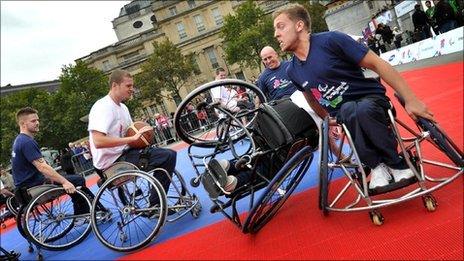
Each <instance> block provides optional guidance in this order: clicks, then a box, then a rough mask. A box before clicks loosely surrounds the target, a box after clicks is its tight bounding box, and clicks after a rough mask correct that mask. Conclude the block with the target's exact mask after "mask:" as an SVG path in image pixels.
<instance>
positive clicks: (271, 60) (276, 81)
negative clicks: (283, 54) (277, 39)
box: [256, 46, 296, 101]
mask: <svg viewBox="0 0 464 261" xmlns="http://www.w3.org/2000/svg"><path fill="white" fill-rule="evenodd" d="M260 56H261V60H262V61H263V64H264V66H265V67H266V69H265V70H264V72H263V73H261V75H260V76H259V78H258V81H257V82H256V85H258V87H259V88H260V89H261V91H263V93H264V95H266V97H267V98H268V100H270V101H272V100H278V99H282V98H286V97H290V95H292V94H293V93H294V92H295V91H296V87H295V85H294V84H293V83H292V81H291V80H290V79H289V78H288V75H287V68H288V65H290V63H289V62H287V61H280V58H279V55H278V54H277V52H276V51H275V50H274V48H272V47H270V46H266V47H264V48H263V49H262V50H261V53H260Z"/></svg>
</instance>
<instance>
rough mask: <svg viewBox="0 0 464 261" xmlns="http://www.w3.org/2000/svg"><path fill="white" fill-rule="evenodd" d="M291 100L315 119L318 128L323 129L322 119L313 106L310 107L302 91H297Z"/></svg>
mask: <svg viewBox="0 0 464 261" xmlns="http://www.w3.org/2000/svg"><path fill="white" fill-rule="evenodd" d="M290 99H291V100H292V102H293V103H295V104H296V105H297V106H298V107H300V108H302V109H304V110H305V111H306V112H307V113H309V115H311V117H312V118H313V120H314V122H315V123H316V125H317V128H318V129H319V131H320V129H321V124H322V119H321V117H319V115H317V114H316V113H315V112H314V111H313V109H312V108H311V106H309V104H308V102H307V101H306V98H305V97H304V95H303V93H302V92H301V91H295V92H294V93H293V94H292V95H291V96H290Z"/></svg>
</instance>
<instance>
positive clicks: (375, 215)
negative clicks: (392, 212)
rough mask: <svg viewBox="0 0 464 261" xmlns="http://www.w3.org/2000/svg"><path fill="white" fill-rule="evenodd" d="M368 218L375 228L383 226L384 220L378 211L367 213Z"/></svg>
mask: <svg viewBox="0 0 464 261" xmlns="http://www.w3.org/2000/svg"><path fill="white" fill-rule="evenodd" d="M369 216H370V217H371V221H372V223H374V225H376V226H381V225H383V221H384V220H385V219H384V217H383V216H382V214H380V212H379V211H376V210H374V211H371V212H369Z"/></svg>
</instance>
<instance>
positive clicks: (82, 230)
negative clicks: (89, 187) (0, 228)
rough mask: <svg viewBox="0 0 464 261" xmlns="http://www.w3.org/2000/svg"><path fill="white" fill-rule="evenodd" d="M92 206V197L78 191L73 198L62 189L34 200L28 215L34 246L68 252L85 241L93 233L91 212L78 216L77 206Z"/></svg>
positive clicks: (27, 209) (29, 230) (25, 216)
mask: <svg viewBox="0 0 464 261" xmlns="http://www.w3.org/2000/svg"><path fill="white" fill-rule="evenodd" d="M73 201H80V202H83V204H84V203H85V205H86V206H88V210H89V211H90V208H91V202H90V199H89V198H88V196H87V195H86V194H85V193H84V192H82V191H80V190H77V191H76V193H74V194H73V199H72V198H71V196H70V195H69V194H67V193H66V192H65V190H64V189H63V188H62V187H56V188H52V189H50V190H48V191H45V192H43V193H41V194H39V195H38V196H37V197H35V198H33V199H32V200H31V202H29V204H28V205H27V207H26V211H25V212H24V216H23V218H24V221H23V222H24V223H25V230H26V231H27V234H28V235H29V238H30V239H31V240H32V242H34V244H36V245H39V246H41V247H43V248H45V249H49V250H64V249H68V248H70V247H73V246H75V245H77V244H79V243H80V242H82V240H84V239H85V238H86V237H87V235H88V234H89V233H90V229H91V227H90V222H89V215H90V213H89V212H87V213H83V214H80V215H76V214H75V212H74V209H75V205H74V204H75V203H74V202H73Z"/></svg>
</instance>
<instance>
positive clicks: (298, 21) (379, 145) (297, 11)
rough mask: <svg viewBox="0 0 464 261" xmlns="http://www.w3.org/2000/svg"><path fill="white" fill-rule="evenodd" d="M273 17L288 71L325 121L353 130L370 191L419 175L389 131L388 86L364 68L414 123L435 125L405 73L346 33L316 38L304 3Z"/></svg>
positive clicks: (325, 33) (334, 33) (322, 34)
mask: <svg viewBox="0 0 464 261" xmlns="http://www.w3.org/2000/svg"><path fill="white" fill-rule="evenodd" d="M273 17H274V30H275V33H274V36H275V37H276V38H277V40H278V42H279V44H280V48H281V49H282V51H287V52H292V53H293V60H292V62H291V64H290V66H289V68H288V70H287V73H288V75H289V77H290V79H291V80H292V81H293V82H294V83H295V85H296V86H297V88H298V89H300V90H301V91H304V93H305V97H306V100H307V102H308V103H309V104H310V106H311V107H312V108H313V110H314V111H315V112H316V113H317V114H318V115H319V116H320V117H321V118H324V117H326V116H327V115H330V116H331V117H336V119H337V122H339V123H341V122H342V123H344V124H345V125H346V126H347V128H348V129H349V130H350V132H351V135H352V137H353V139H354V143H355V147H356V149H357V151H358V153H359V156H360V158H361V161H362V162H363V163H364V164H365V165H367V166H368V167H370V168H371V170H372V171H371V181H370V184H369V188H371V189H373V188H376V187H382V186H385V185H388V184H389V183H390V182H393V180H392V176H393V179H394V181H395V182H398V181H400V180H403V179H409V178H411V177H413V176H414V174H413V172H412V171H411V169H409V168H408V166H407V165H406V163H405V160H404V159H403V158H402V157H401V156H400V155H398V152H397V143H396V140H395V138H394V136H393V134H392V132H391V131H390V129H389V127H388V120H387V117H386V113H385V111H386V109H387V108H389V106H390V105H389V100H388V98H387V97H386V95H385V87H384V86H383V85H382V84H381V83H380V82H379V81H377V80H375V79H370V78H365V77H364V74H363V72H362V69H361V67H364V68H368V69H371V70H372V71H374V72H376V73H377V74H379V76H380V77H381V78H382V79H383V80H384V81H385V82H386V83H387V84H388V85H390V86H391V87H392V88H393V89H394V90H395V91H396V92H397V93H398V94H399V95H401V96H402V97H403V98H404V100H405V102H406V104H405V108H406V111H407V113H408V114H409V115H410V116H411V117H412V118H413V119H414V120H416V119H417V117H418V116H420V117H423V118H426V119H429V120H432V121H433V114H432V113H431V112H430V111H429V110H428V108H427V107H426V106H425V104H424V103H422V102H421V101H420V100H419V99H418V98H417V97H416V96H415V95H414V93H413V92H412V91H411V89H410V88H409V86H408V84H407V83H406V81H405V80H404V79H403V78H402V77H401V76H400V74H399V73H398V72H397V71H396V70H395V69H393V67H392V66H391V65H389V64H388V63H387V62H385V61H384V60H382V59H381V58H380V57H379V56H377V55H376V54H375V53H374V52H372V51H370V50H369V49H368V48H367V47H366V46H364V45H362V44H360V43H358V42H356V41H354V40H353V39H352V38H351V37H350V36H348V35H346V34H343V33H340V32H323V33H317V34H311V19H310V17H309V14H308V12H307V11H306V9H304V7H302V6H301V5H292V6H288V7H286V8H285V9H281V10H278V11H276V12H275V13H274V15H273ZM379 137H381V138H379ZM390 174H392V175H390Z"/></svg>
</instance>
